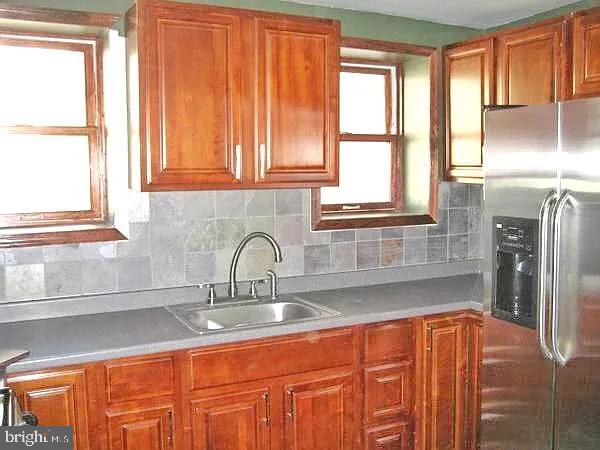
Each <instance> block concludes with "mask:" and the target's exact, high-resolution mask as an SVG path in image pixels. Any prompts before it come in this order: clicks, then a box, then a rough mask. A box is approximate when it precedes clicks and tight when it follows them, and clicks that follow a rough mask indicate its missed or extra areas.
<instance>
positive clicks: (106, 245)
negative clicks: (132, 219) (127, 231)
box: [79, 224, 150, 260]
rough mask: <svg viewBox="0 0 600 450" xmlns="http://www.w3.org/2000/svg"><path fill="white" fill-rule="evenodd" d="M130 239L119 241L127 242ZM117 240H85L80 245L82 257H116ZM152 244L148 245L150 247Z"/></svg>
mask: <svg viewBox="0 0 600 450" xmlns="http://www.w3.org/2000/svg"><path fill="white" fill-rule="evenodd" d="M132 225H137V224H130V226H132ZM125 242H129V241H119V243H125ZM117 245H118V243H117V242H84V243H83V244H81V245H80V246H79V248H80V250H81V259H84V260H85V259H102V258H108V259H110V258H115V257H116V256H117ZM149 247H150V245H148V248H149Z"/></svg>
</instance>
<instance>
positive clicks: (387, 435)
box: [365, 423, 411, 450]
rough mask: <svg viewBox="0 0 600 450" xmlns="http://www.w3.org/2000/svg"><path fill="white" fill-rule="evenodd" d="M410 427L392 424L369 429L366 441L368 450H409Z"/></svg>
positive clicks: (402, 424) (405, 424) (403, 424)
mask: <svg viewBox="0 0 600 450" xmlns="http://www.w3.org/2000/svg"><path fill="white" fill-rule="evenodd" d="M410 435H411V433H410V426H409V424H407V423H391V424H388V425H383V426H379V427H373V428H368V429H367V431H366V436H365V441H366V449H367V450H409V449H410V448H411V447H410Z"/></svg>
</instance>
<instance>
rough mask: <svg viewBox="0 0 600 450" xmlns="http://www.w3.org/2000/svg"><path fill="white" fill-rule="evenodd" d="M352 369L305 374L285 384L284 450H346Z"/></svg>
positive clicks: (349, 442) (349, 445)
mask: <svg viewBox="0 0 600 450" xmlns="http://www.w3.org/2000/svg"><path fill="white" fill-rule="evenodd" d="M352 380H353V377H352V372H349V373H348V374H346V375H344V376H340V377H335V378H323V379H320V378H319V377H314V378H312V377H309V378H308V379H307V381H302V382H299V383H294V384H290V385H287V386H286V387H285V404H286V413H285V416H286V417H285V419H286V421H285V426H284V435H285V448H286V449H287V450H310V449H319V450H346V449H348V450H350V449H351V448H352V442H353V433H354V427H353V420H352V416H353V407H352V405H353V396H352Z"/></svg>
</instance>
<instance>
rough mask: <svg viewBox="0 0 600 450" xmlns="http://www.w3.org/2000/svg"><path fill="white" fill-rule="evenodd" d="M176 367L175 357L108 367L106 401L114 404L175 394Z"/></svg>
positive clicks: (115, 362) (115, 364) (108, 363)
mask: <svg viewBox="0 0 600 450" xmlns="http://www.w3.org/2000/svg"><path fill="white" fill-rule="evenodd" d="M173 366H174V361H173V357H172V356H168V355H167V356H161V357H153V358H142V359H129V360H121V361H114V362H107V363H105V364H104V368H105V373H106V401H107V402H108V403H109V404H110V403H118V402H123V401H128V400H139V399H143V398H150V397H159V396H161V395H169V394H172V393H173V390H174V387H173V384H174V381H173V374H174V368H173Z"/></svg>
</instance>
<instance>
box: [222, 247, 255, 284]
mask: <svg viewBox="0 0 600 450" xmlns="http://www.w3.org/2000/svg"><path fill="white" fill-rule="evenodd" d="M234 251H235V249H232V248H225V249H221V250H217V251H216V257H217V269H216V275H215V282H217V283H225V282H227V281H228V280H229V266H230V265H231V260H232V258H233V252H234ZM245 256H246V255H245V254H242V257H241V258H240V261H239V264H238V267H237V279H238V280H245V279H246V278H247V269H246V257H245Z"/></svg>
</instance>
